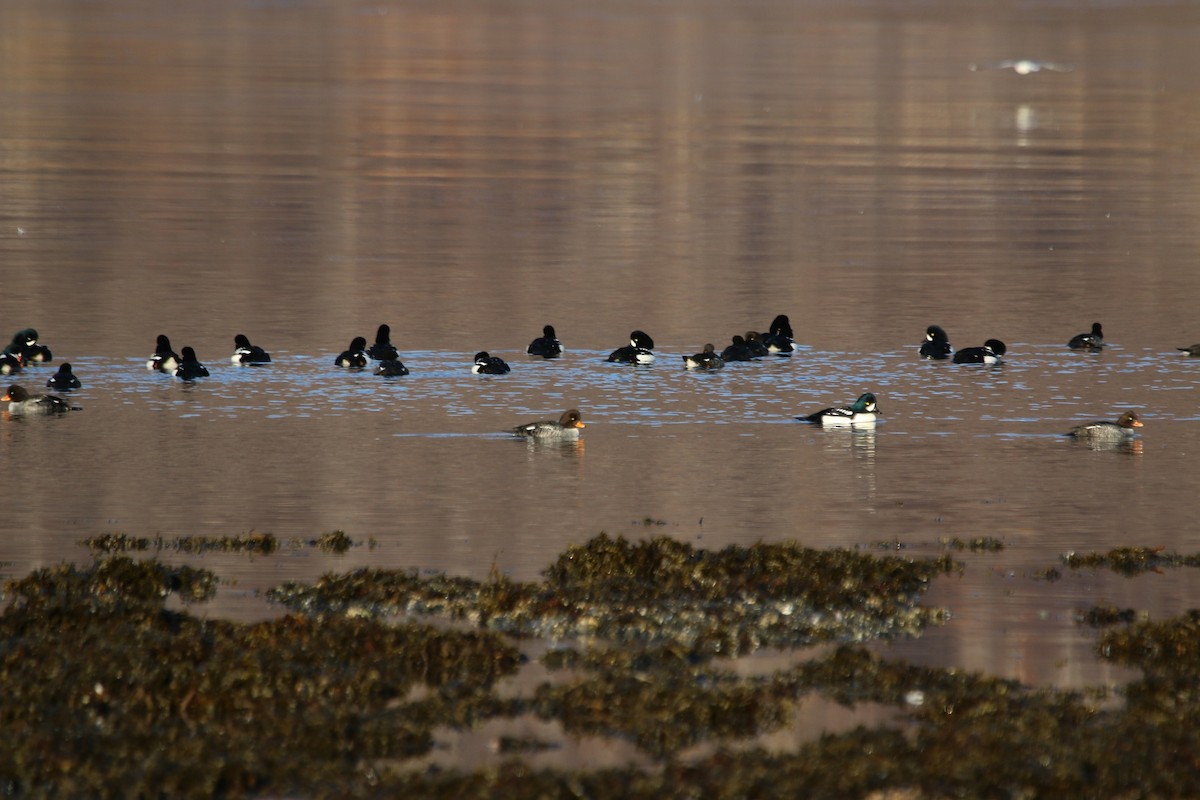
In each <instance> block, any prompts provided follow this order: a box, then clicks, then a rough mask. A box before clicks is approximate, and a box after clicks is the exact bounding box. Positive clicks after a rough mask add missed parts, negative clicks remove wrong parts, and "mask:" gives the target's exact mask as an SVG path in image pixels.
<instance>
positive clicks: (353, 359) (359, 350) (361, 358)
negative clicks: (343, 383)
mask: <svg viewBox="0 0 1200 800" xmlns="http://www.w3.org/2000/svg"><path fill="white" fill-rule="evenodd" d="M333 363H334V366H338V367H348V368H350V369H362V368H363V367H365V366H366V365H367V340H366V339H364V338H363V337H361V336H355V337H354V339H353V341H351V342H350V347H349V348H348V349H346V350H345V352H343V353H342V354H341V355H340V356H338V357H337V358H335V359H334V360H333Z"/></svg>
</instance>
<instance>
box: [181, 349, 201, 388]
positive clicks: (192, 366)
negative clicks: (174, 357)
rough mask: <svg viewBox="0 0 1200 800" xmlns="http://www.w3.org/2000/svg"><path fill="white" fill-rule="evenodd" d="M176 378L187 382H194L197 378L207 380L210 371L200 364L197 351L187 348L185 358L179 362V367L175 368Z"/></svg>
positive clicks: (184, 352)
mask: <svg viewBox="0 0 1200 800" xmlns="http://www.w3.org/2000/svg"><path fill="white" fill-rule="evenodd" d="M175 377H176V378H181V379H183V380H185V381H194V380H196V378H207V377H208V370H207V369H205V367H204V365H203V364H201V363H200V359H198V358H196V351H195V350H193V349H192V348H190V347H185V348H183V358H181V359H180V360H179V366H178V367H176V368H175Z"/></svg>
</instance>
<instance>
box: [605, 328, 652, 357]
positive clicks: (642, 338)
mask: <svg viewBox="0 0 1200 800" xmlns="http://www.w3.org/2000/svg"><path fill="white" fill-rule="evenodd" d="M653 349H654V340H653V339H651V338H650V335H649V334H647V333H646V332H645V331H633V332H632V333H630V334H629V344H627V345H625V346H624V347H618V348H617V349H616V350H613V351H612V353H610V354H609V356H608V360H609V361H610V362H613V363H617V364H649V363H651V362H653V361H654V353H652V352H650V351H651V350H653Z"/></svg>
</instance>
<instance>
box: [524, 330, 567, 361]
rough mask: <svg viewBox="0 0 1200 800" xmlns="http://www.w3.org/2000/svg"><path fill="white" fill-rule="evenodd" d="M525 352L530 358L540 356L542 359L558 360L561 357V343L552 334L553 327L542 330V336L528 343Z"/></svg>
mask: <svg viewBox="0 0 1200 800" xmlns="http://www.w3.org/2000/svg"><path fill="white" fill-rule="evenodd" d="M525 352H526V353H528V354H529V355H531V356H541V357H542V358H558V357H559V356H561V355H562V352H563V346H562V342H560V341H559V340H558V337H557V336H556V334H555V333H554V326H553V325H547V326H545V327H544V328H542V335H541V336H539V337H538V338H536V339H534V340H533V341H532V342H530V343H529V347H527V348H525Z"/></svg>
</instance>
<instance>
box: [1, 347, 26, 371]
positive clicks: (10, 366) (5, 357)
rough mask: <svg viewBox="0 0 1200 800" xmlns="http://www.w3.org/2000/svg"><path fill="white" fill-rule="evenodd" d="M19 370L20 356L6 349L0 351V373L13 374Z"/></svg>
mask: <svg viewBox="0 0 1200 800" xmlns="http://www.w3.org/2000/svg"><path fill="white" fill-rule="evenodd" d="M20 371H21V357H20V356H18V355H14V354H12V353H10V352H8V351H7V350H5V351H4V352H2V353H0V375H13V374H15V373H18V372H20Z"/></svg>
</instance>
